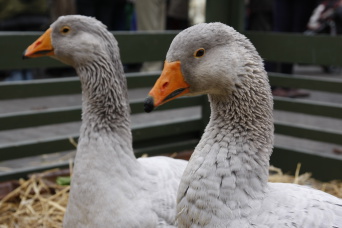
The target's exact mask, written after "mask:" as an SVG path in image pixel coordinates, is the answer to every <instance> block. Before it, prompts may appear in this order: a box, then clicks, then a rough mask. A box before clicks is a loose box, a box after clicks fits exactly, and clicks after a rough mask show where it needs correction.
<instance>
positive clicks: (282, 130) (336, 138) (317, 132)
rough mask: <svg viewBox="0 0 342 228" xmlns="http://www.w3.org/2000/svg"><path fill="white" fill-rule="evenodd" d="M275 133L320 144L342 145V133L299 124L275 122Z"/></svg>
mask: <svg viewBox="0 0 342 228" xmlns="http://www.w3.org/2000/svg"><path fill="white" fill-rule="evenodd" d="M274 125H275V133H277V134H281V135H288V136H292V137H298V138H303V139H310V140H315V141H319V142H326V143H334V144H339V145H342V140H341V139H342V131H336V130H330V129H329V130H326V129H322V128H314V127H309V126H304V125H299V124H296V125H295V124H290V123H285V122H280V121H275V124H274Z"/></svg>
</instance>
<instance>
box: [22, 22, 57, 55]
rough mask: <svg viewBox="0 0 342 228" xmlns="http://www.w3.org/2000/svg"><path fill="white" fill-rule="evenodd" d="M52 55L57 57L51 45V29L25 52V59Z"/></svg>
mask: <svg viewBox="0 0 342 228" xmlns="http://www.w3.org/2000/svg"><path fill="white" fill-rule="evenodd" d="M51 55H55V53H54V50H53V46H52V43H51V28H49V29H48V30H46V32H45V33H44V34H43V35H41V36H40V37H39V38H38V39H37V40H36V41H35V42H34V43H32V44H31V45H30V46H29V47H28V48H27V49H26V50H25V51H24V54H23V58H24V59H26V58H35V57H41V56H51Z"/></svg>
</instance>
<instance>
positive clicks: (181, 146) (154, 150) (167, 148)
mask: <svg viewBox="0 0 342 228" xmlns="http://www.w3.org/2000/svg"><path fill="white" fill-rule="evenodd" d="M198 142H199V138H198V139H189V140H182V141H180V140H179V141H173V142H171V143H170V142H168V143H159V144H152V145H151V146H148V147H141V148H136V149H134V153H135V155H136V156H137V157H140V156H142V155H144V154H146V155H148V156H156V155H161V154H166V153H174V152H179V151H184V150H187V149H189V150H190V149H194V148H195V146H196V145H197V144H198Z"/></svg>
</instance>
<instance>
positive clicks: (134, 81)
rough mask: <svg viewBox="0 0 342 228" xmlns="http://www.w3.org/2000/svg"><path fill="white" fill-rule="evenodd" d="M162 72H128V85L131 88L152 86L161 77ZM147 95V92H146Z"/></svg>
mask: <svg viewBox="0 0 342 228" xmlns="http://www.w3.org/2000/svg"><path fill="white" fill-rule="evenodd" d="M160 74H161V72H148V73H147V72H142V73H139V72H138V73H127V74H126V78H127V85H128V88H129V89H136V88H143V87H151V88H152V86H153V85H154V83H155V82H156V81H157V79H158V78H159V76H160ZM146 95H147V94H146Z"/></svg>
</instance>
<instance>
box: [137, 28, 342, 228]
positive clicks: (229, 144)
mask: <svg viewBox="0 0 342 228" xmlns="http://www.w3.org/2000/svg"><path fill="white" fill-rule="evenodd" d="M199 94H208V99H209V101H210V109H211V115H210V120H209V123H208V125H207V126H206V128H205V131H204V133H203V135H202V137H201V140H200V142H199V144H198V145H197V146H196V148H195V150H194V153H193V155H192V156H191V158H190V160H189V163H188V165H187V167H186V169H185V171H184V174H183V176H182V179H181V182H180V186H179V190H178V194H177V218H178V227H181V228H185V227H186V228H190V227H191V228H195V227H196V228H199V227H215V228H217V227H224V228H226V227H234V228H244V227H276V228H279V227H280V228H282V227H297V228H299V227H300V228H306V227H307V228H313V227H330V228H333V227H334V228H337V227H342V199H339V198H336V197H334V196H332V195H329V194H327V193H324V192H322V191H319V190H314V189H312V188H309V187H305V186H299V185H295V184H285V183H268V168H269V160H270V155H271V153H272V150H273V138H274V125H273V116H272V115H273V114H272V109H273V100H272V95H271V90H270V86H269V82H268V77H267V74H266V72H265V70H264V66H263V61H262V59H261V57H260V56H259V54H258V52H257V51H256V49H255V47H254V46H253V45H252V43H251V42H250V41H249V40H248V39H247V38H246V37H245V36H244V35H242V34H240V33H238V32H237V31H235V30H234V29H233V28H232V27H230V26H227V25H225V24H222V23H219V22H215V23H203V24H198V25H194V26H192V27H190V28H188V29H185V30H183V31H182V32H180V33H179V34H178V35H177V36H176V37H175V38H174V40H173V41H172V43H171V45H170V47H169V50H168V52H167V54H166V60H165V64H164V68H163V71H162V73H161V76H160V77H159V79H158V80H157V81H156V83H155V85H154V87H153V88H152V89H151V91H150V92H149V95H148V97H147V98H146V100H145V103H144V106H145V111H146V112H150V111H152V110H153V109H154V108H156V107H158V106H160V105H162V104H164V103H166V102H169V101H171V100H173V99H175V98H177V97H180V96H185V95H188V96H191V95H199Z"/></svg>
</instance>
